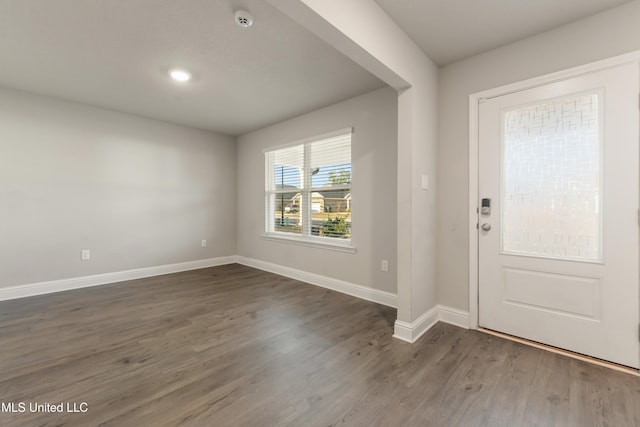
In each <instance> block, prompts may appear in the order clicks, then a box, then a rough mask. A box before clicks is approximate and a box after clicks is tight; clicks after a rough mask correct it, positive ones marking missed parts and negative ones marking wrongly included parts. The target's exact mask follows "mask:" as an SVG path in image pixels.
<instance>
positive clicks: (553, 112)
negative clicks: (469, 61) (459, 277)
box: [478, 63, 640, 368]
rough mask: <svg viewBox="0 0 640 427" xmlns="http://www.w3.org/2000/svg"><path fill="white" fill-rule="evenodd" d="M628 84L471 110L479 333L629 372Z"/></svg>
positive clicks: (635, 266) (633, 344)
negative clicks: (475, 137) (475, 113)
mask: <svg viewBox="0 0 640 427" xmlns="http://www.w3.org/2000/svg"><path fill="white" fill-rule="evenodd" d="M639 76H640V73H639V68H638V64H637V63H628V64H625V65H621V66H617V67H612V68H608V69H605V70H602V71H598V72H594V73H590V74H586V75H582V76H579V77H574V78H571V79H568V80H563V81H558V82H555V83H551V84H547V85H544V86H540V87H536V88H533V89H528V90H524V91H520V92H516V93H511V94H508V95H503V96H499V97H495V98H491V99H488V100H483V101H481V103H480V106H479V114H480V117H479V153H480V156H479V161H480V165H479V172H480V173H479V195H478V196H479V198H480V199H481V200H482V202H483V203H482V204H484V205H485V208H484V209H482V210H484V213H482V212H481V213H480V214H479V226H480V229H479V231H478V233H479V236H478V237H479V295H478V296H479V319H478V320H479V325H480V327H484V328H488V329H493V330H496V331H501V332H505V333H508V334H511V335H515V336H518V337H523V338H526V339H529V340H533V341H537V342H541V343H544V344H548V345H551V346H555V347H559V348H563V349H567V350H571V351H574V352H577V353H582V354H585V355H589V356H593V357H596V358H600V359H604V360H608V361H612V362H616V363H619V364H622V365H626V366H631V367H634V368H638V365H639V362H640V353H639V351H640V344H639V338H638V333H639V331H638V325H639V320H640V319H639V305H640V293H639V290H638V288H639V273H640V269H639V260H640V251H639V231H638V221H639V218H638V207H639V206H640V205H639V201H638V197H639V193H640V189H639V176H638V169H639V167H638V165H639V159H640V153H639V150H638V143H639V131H638V96H639V93H640V90H639V87H638V85H639ZM486 205H489V206H486Z"/></svg>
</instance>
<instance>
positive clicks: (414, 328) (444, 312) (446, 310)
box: [393, 305, 469, 343]
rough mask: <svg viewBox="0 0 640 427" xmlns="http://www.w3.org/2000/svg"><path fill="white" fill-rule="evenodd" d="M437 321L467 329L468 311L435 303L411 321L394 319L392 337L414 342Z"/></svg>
mask: <svg viewBox="0 0 640 427" xmlns="http://www.w3.org/2000/svg"><path fill="white" fill-rule="evenodd" d="M438 322H444V323H449V324H451V325H454V326H458V327H460V328H464V329H469V312H467V311H462V310H458V309H455V308H451V307H447V306H444V305H436V306H435V307H433V308H432V309H431V310H429V311H427V312H426V313H424V314H423V315H422V316H420V317H418V318H417V319H416V320H415V321H413V322H411V323H409V322H403V321H401V320H396V322H395V325H394V330H393V337H394V338H397V339H399V340H402V341H406V342H408V343H414V342H416V341H418V339H419V338H420V337H421V336H422V335H424V334H425V332H427V331H428V330H429V329H431V328H432V327H433V326H434V325H435V324H436V323H438Z"/></svg>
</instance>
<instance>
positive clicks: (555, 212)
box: [502, 94, 601, 261]
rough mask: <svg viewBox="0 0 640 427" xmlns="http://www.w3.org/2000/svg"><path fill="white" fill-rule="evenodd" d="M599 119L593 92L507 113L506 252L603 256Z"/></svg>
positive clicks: (572, 256) (504, 192) (505, 119)
mask: <svg viewBox="0 0 640 427" xmlns="http://www.w3.org/2000/svg"><path fill="white" fill-rule="evenodd" d="M598 122H599V107H598V94H590V95H583V96H574V97H571V98H565V99H559V100H553V101H546V102H544V103H542V104H539V105H534V106H530V107H526V108H521V109H517V110H513V111H508V112H506V113H505V114H504V122H503V125H504V128H503V135H504V138H503V141H504V146H503V150H504V153H503V162H504V163H503V174H504V175H503V200H502V209H503V212H502V249H503V251H504V252H507V253H514V254H525V255H534V256H544V257H552V258H561V259H562V258H564V259H567V258H568V259H578V260H592V261H593V260H599V259H600V258H601V254H600V238H601V237H600V230H601V227H600V224H601V215H600V182H601V175H600V174H601V170H600V169H601V168H600V133H599V123H598Z"/></svg>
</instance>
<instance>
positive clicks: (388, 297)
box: [237, 256, 398, 308]
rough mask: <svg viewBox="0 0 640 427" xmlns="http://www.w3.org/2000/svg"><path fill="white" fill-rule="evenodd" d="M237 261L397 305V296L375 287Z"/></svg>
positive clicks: (264, 263)
mask: <svg viewBox="0 0 640 427" xmlns="http://www.w3.org/2000/svg"><path fill="white" fill-rule="evenodd" d="M237 262H238V263H239V264H242V265H246V266H248V267H253V268H257V269H259V270H264V271H268V272H270V273H274V274H279V275H280V276H285V277H289V278H291V279H295V280H300V281H301V282H306V283H310V284H312V285H316V286H321V287H323V288H327V289H331V290H334V291H337V292H341V293H343V294H347V295H351V296H354V297H358V298H361V299H364V300H367V301H371V302H375V303H378V304H382V305H386V306H388V307H393V308H396V307H397V305H398V296H397V295H396V294H393V293H391V292H385V291H380V290H377V289H372V288H368V287H366V286H361V285H356V284H354V283H349V282H345V281H343V280H338V279H333V278H331V277H326V276H321V275H319V274H314V273H308V272H306V271H302V270H297V269H295V268H291V267H285V266H282V265H278V264H272V263H270V262H266V261H260V260H257V259H253V258H246V257H243V256H239V257H238V259H237Z"/></svg>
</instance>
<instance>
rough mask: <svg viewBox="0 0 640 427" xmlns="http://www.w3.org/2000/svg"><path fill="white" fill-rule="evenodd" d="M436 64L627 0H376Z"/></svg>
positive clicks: (510, 40)
mask: <svg viewBox="0 0 640 427" xmlns="http://www.w3.org/2000/svg"><path fill="white" fill-rule="evenodd" d="M375 1H376V2H377V3H378V5H380V7H382V9H384V11H385V12H386V13H387V14H388V15H389V16H391V18H393V19H394V20H395V21H396V23H397V24H398V25H399V26H400V27H402V28H403V29H404V30H405V32H407V34H408V35H409V36H410V37H411V38H412V39H413V41H414V42H415V43H416V44H417V45H418V46H420V48H421V49H422V50H423V51H424V52H425V53H426V54H427V55H428V56H429V57H430V58H431V59H432V60H433V61H434V62H435V63H436V64H438V65H441V66H442V65H446V64H449V63H451V62H454V61H457V60H460V59H463V58H466V57H469V56H473V55H476V54H478V53H481V52H485V51H487V50H491V49H494V48H496V47H499V46H502V45H505V44H508V43H512V42H514V41H517V40H520V39H523V38H525V37H529V36H532V35H534V34H538V33H541V32H544V31H547V30H550V29H552V28H555V27H558V26H560V25H563V24H567V23H569V22H573V21H576V20H578V19H581V18H585V17H587V16H590V15H594V14H596V13H598V12H602V11H604V10H606V9H610V8H613V7H616V6H620V5H622V4H624V3H628V2H629V0H445V1H443V0H375Z"/></svg>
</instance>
